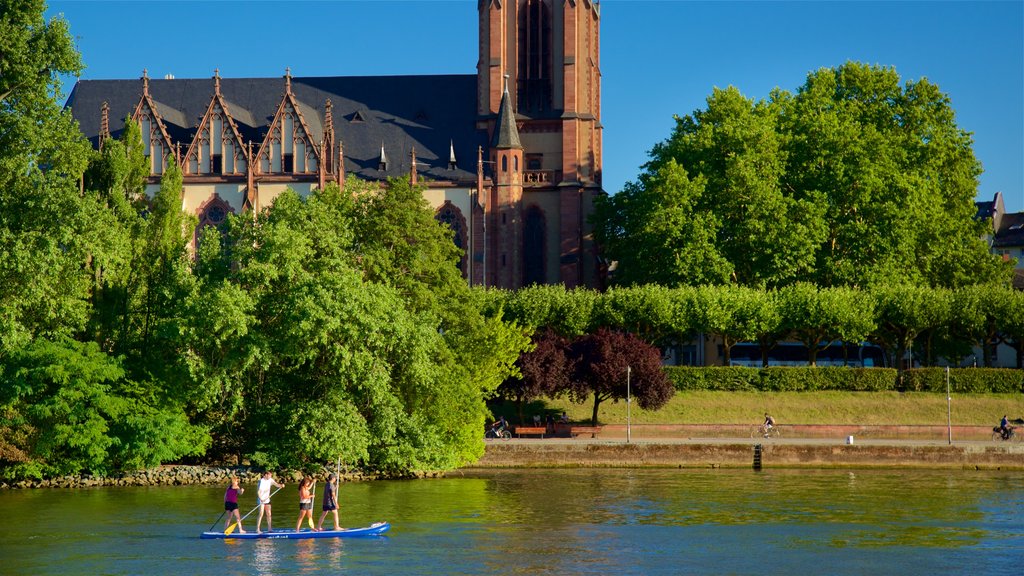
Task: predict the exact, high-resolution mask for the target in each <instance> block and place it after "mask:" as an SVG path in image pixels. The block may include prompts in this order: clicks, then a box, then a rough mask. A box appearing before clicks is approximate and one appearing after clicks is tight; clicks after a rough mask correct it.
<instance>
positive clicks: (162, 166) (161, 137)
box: [108, 70, 176, 175]
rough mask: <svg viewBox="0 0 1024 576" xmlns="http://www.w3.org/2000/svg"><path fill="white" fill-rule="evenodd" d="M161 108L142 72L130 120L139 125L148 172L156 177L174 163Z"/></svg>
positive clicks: (172, 144)
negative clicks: (139, 92)
mask: <svg viewBox="0 0 1024 576" xmlns="http://www.w3.org/2000/svg"><path fill="white" fill-rule="evenodd" d="M161 108H162V106H160V105H158V104H157V102H156V101H154V100H153V97H152V96H150V94H149V76H148V74H147V73H146V71H145V70H143V71H142V97H141V98H140V99H139V103H138V104H137V105H136V106H135V112H133V113H132V116H131V118H132V121H134V122H138V123H139V126H140V128H141V131H142V145H143V149H144V153H145V154H146V156H148V157H149V172H150V174H156V175H159V174H163V173H164V171H165V170H166V169H167V166H168V165H169V163H170V162H175V161H176V160H175V155H174V143H173V142H172V141H171V136H170V134H168V133H167V126H166V125H165V124H164V120H163V114H162V113H161V111H160V109H161ZM108 130H109V128H108Z"/></svg>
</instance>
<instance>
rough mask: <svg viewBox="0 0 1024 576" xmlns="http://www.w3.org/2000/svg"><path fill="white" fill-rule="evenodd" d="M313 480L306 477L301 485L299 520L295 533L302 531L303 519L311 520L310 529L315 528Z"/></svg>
mask: <svg viewBox="0 0 1024 576" xmlns="http://www.w3.org/2000/svg"><path fill="white" fill-rule="evenodd" d="M312 484H313V480H312V479H311V478H310V477H309V476H306V477H305V478H303V479H302V482H301V483H299V520H298V521H297V522H296V523H295V531H296V532H298V531H299V530H301V529H302V519H303V518H309V527H310V528H312V527H313V490H312V488H311V486H312Z"/></svg>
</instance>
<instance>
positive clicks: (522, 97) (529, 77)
mask: <svg viewBox="0 0 1024 576" xmlns="http://www.w3.org/2000/svg"><path fill="white" fill-rule="evenodd" d="M551 47H552V35H551V8H550V7H549V6H548V2H547V1H546V0H525V2H524V4H523V7H522V11H521V12H520V13H519V78H518V80H519V86H518V90H519V97H518V99H517V101H518V103H519V110H520V111H523V112H526V111H530V112H542V111H546V110H550V109H551V94H552V89H551V86H552V85H551V61H552V58H551Z"/></svg>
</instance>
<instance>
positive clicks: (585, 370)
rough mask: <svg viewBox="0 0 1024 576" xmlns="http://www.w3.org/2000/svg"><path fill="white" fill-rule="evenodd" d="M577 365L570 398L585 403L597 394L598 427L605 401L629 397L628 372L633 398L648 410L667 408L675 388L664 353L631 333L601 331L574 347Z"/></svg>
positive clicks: (573, 354) (595, 404)
mask: <svg viewBox="0 0 1024 576" xmlns="http://www.w3.org/2000/svg"><path fill="white" fill-rule="evenodd" d="M570 358H571V360H572V363H573V364H574V370H573V371H572V378H571V380H570V382H569V383H568V388H567V390H568V393H569V397H570V398H571V399H572V400H573V401H575V402H579V403H582V402H585V401H586V400H587V399H588V398H589V397H590V395H591V394H593V395H594V413H593V417H592V418H591V425H592V426H597V410H598V407H599V406H600V405H601V402H604V401H605V400H616V401H617V400H624V399H625V398H626V369H627V367H628V368H629V370H630V381H629V389H630V396H631V397H632V398H636V401H637V404H638V405H639V406H640V407H641V408H643V409H644V410H657V409H658V408H661V407H662V406H664V405H665V403H666V402H668V401H669V399H671V398H672V395H673V394H675V388H674V387H673V386H672V382H671V381H669V379H668V377H667V376H666V375H665V371H664V370H662V368H661V352H660V351H659V350H658V349H657V348H655V347H654V346H652V345H650V344H648V343H647V342H644V341H643V340H641V339H640V338H639V337H637V336H635V335H633V334H630V333H628V332H618V331H615V330H609V329H607V328H600V329H598V331H597V332H596V333H594V334H587V335H585V336H581V337H580V338H577V339H576V340H575V341H574V342H573V343H572V344H571V345H570Z"/></svg>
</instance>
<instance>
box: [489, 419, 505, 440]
mask: <svg viewBox="0 0 1024 576" xmlns="http://www.w3.org/2000/svg"><path fill="white" fill-rule="evenodd" d="M507 429H508V422H507V421H506V420H505V415H504V414H502V415H501V417H500V418H498V419H497V420H495V421H494V424H491V434H493V435H494V437H495V438H501V433H502V432H504V431H505V430H507Z"/></svg>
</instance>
